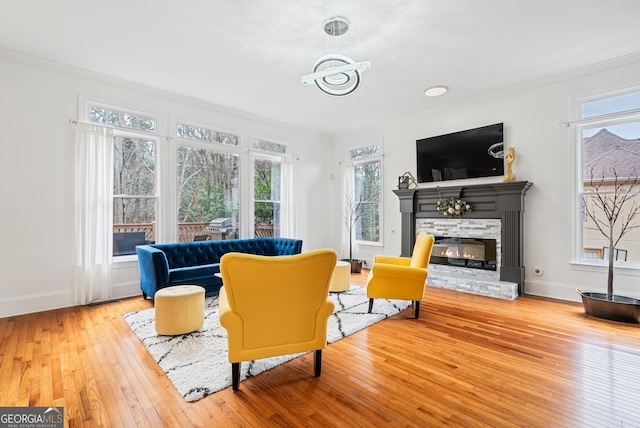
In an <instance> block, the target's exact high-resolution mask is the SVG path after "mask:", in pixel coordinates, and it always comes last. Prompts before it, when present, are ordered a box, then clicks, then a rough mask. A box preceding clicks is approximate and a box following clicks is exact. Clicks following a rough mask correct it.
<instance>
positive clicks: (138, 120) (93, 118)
mask: <svg viewBox="0 0 640 428" xmlns="http://www.w3.org/2000/svg"><path fill="white" fill-rule="evenodd" d="M89 121H90V122H95V123H102V124H105V125H111V126H116V127H118V128H128V129H136V130H138V131H145V132H156V120H155V119H151V118H149V117H144V116H138V115H135V114H131V113H125V112H120V111H114V110H107V109H104V108H100V107H94V106H92V107H89Z"/></svg>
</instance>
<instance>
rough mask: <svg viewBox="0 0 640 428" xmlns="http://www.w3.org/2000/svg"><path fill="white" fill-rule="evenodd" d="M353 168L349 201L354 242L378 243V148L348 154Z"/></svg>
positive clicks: (379, 207)
mask: <svg viewBox="0 0 640 428" xmlns="http://www.w3.org/2000/svg"><path fill="white" fill-rule="evenodd" d="M349 157H350V160H351V162H352V164H353V168H352V175H351V177H350V179H351V180H352V185H351V187H352V189H351V192H350V198H349V199H350V201H351V203H352V205H353V207H354V208H356V212H355V218H354V220H355V230H354V233H355V240H356V241H357V242H359V243H362V244H366V243H376V244H379V243H381V234H380V229H381V219H382V215H381V213H382V153H381V147H380V146H379V145H370V146H366V147H360V148H357V149H353V150H351V151H350V152H349Z"/></svg>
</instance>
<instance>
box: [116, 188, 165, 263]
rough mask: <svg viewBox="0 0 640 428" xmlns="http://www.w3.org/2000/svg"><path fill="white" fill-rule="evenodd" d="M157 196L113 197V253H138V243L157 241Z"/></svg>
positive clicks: (117, 254)
mask: <svg viewBox="0 0 640 428" xmlns="http://www.w3.org/2000/svg"><path fill="white" fill-rule="evenodd" d="M155 219H156V200H155V198H125V197H116V198H113V255H114V256H126V255H132V254H135V253H136V245H143V244H146V243H151V242H155V236H156V230H155V226H156V222H155Z"/></svg>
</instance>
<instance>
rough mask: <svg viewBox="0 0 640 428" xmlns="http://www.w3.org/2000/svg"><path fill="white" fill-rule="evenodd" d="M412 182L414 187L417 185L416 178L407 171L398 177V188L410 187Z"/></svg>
mask: <svg viewBox="0 0 640 428" xmlns="http://www.w3.org/2000/svg"><path fill="white" fill-rule="evenodd" d="M412 184H413V186H414V187H418V183H417V182H416V179H415V178H414V176H413V174H411V173H410V172H409V171H407V172H405V173H404V174H402V175H401V176H400V177H398V189H410V188H411V185H412Z"/></svg>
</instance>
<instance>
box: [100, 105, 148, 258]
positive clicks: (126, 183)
mask: <svg viewBox="0 0 640 428" xmlns="http://www.w3.org/2000/svg"><path fill="white" fill-rule="evenodd" d="M88 110H89V111H88V113H89V114H88V119H89V121H90V122H94V123H98V124H102V125H107V126H112V127H114V128H115V130H114V138H113V194H112V197H113V256H125V255H131V254H135V246H136V245H141V244H144V243H145V242H153V241H154V240H155V233H156V230H155V226H156V211H157V202H158V195H157V193H156V189H157V184H156V183H157V168H156V153H157V145H158V139H157V138H156V137H152V136H151V135H148V134H153V133H155V132H156V129H157V121H156V119H154V118H151V117H147V116H146V115H144V114H139V113H133V112H126V111H118V110H116V109H111V108H105V107H102V106H97V105H90V106H89V109H88Z"/></svg>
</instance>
